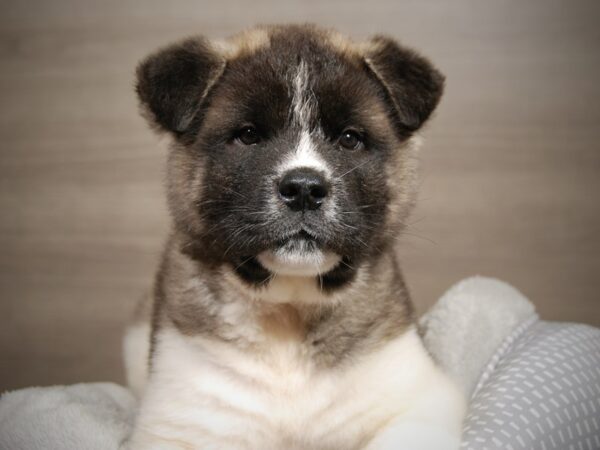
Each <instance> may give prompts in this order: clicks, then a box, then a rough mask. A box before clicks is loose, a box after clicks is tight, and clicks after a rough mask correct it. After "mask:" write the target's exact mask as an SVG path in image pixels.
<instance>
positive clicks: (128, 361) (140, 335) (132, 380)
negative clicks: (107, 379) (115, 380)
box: [123, 322, 150, 398]
mask: <svg viewBox="0 0 600 450" xmlns="http://www.w3.org/2000/svg"><path fill="white" fill-rule="evenodd" d="M149 351H150V323H149V322H136V323H133V324H131V325H130V326H129V327H127V330H126V331H125V336H124V338H123V356H124V360H125V374H126V376H127V385H128V386H129V387H130V388H131V390H132V391H133V393H134V394H135V396H136V397H138V398H139V397H140V396H141V395H142V392H143V390H144V386H145V385H146V381H147V378H148V353H149Z"/></svg>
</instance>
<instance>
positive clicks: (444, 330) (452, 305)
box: [0, 277, 536, 450]
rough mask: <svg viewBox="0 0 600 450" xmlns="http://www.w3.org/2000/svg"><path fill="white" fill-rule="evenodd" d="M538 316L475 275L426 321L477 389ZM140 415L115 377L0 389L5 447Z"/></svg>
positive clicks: (75, 438)
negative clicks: (503, 347)
mask: <svg viewBox="0 0 600 450" xmlns="http://www.w3.org/2000/svg"><path fill="white" fill-rule="evenodd" d="M535 317H536V316H535V312H534V308H533V306H532V304H531V303H530V302H529V301H528V300H527V299H526V298H525V297H523V295H522V294H521V293H519V292H518V291H517V290H515V289H514V288H513V287H511V286H509V285H508V284H506V283H503V282H501V281H498V280H494V279H490V278H482V277H474V278H469V279H466V280H463V281H461V282H460V283H458V284H456V285H455V286H453V287H452V288H451V289H449V290H448V292H446V294H444V296H443V297H442V298H441V299H440V300H439V301H438V302H437V304H436V305H434V307H433V308H432V309H431V310H430V311H429V312H428V313H427V314H426V315H425V316H424V317H423V318H422V319H421V322H420V325H421V327H422V329H423V337H424V341H425V344H426V345H427V347H428V349H429V351H430V352H431V354H432V355H433V357H434V358H435V359H436V360H437V361H438V363H439V364H440V365H441V366H442V367H444V369H445V370H446V371H447V372H448V373H449V374H450V375H451V376H452V377H453V378H454V379H455V380H456V381H457V382H458V383H459V384H460V385H461V386H462V387H463V388H464V391H465V393H466V394H467V395H471V394H472V393H473V391H474V390H475V388H476V386H477V383H478V380H479V379H480V377H481V375H482V373H484V371H485V366H486V364H487V363H488V361H490V360H491V359H492V355H493V354H494V352H495V351H496V350H497V349H498V347H499V346H500V344H501V343H502V342H505V341H506V339H509V338H510V335H511V333H516V332H518V330H519V327H522V326H524V324H526V323H527V322H528V321H531V320H535ZM134 416H135V400H134V398H133V396H132V394H131V393H130V392H129V391H128V390H127V389H125V388H123V387H121V386H118V385H116V384H113V383H90V384H77V385H73V386H52V387H44V388H39V387H34V388H28V389H22V390H18V391H13V392H8V393H5V394H3V395H2V397H0V449H3V450H109V449H118V448H119V447H120V446H121V444H122V443H123V442H124V440H125V439H126V438H127V435H128V433H129V430H130V429H131V426H132V422H133V418H134Z"/></svg>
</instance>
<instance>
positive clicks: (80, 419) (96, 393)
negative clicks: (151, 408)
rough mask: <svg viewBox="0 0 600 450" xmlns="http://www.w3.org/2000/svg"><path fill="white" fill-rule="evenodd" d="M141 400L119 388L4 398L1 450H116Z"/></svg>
mask: <svg viewBox="0 0 600 450" xmlns="http://www.w3.org/2000/svg"><path fill="white" fill-rule="evenodd" d="M135 405H136V403H135V400H134V398H133V396H132V395H131V393H130V392H129V391H128V390H127V389H125V388H124V387H121V386H117V385H116V384H113V383H85V384H75V385H73V386H52V387H44V388H41V387H35V388H27V389H21V390H19V391H14V392H8V393H6V394H3V395H2V397H0V449H1V450H116V449H118V448H119V447H120V445H121V443H122V442H123V441H124V440H125V439H126V438H127V436H128V435H129V432H130V429H131V426H132V423H133V417H134V415H135Z"/></svg>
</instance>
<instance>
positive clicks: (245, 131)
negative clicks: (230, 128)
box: [235, 126, 260, 145]
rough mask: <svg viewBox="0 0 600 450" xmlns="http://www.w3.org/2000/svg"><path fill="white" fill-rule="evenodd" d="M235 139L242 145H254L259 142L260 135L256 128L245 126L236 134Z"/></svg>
mask: <svg viewBox="0 0 600 450" xmlns="http://www.w3.org/2000/svg"><path fill="white" fill-rule="evenodd" d="M235 139H236V140H237V141H239V142H241V143H242V144H244V145H254V144H258V143H259V142H260V135H259V134H258V131H256V128H254V127H251V126H247V127H244V128H242V129H240V130H239V131H238V132H237V135H236V138H235Z"/></svg>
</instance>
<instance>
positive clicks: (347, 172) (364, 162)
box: [335, 159, 371, 180]
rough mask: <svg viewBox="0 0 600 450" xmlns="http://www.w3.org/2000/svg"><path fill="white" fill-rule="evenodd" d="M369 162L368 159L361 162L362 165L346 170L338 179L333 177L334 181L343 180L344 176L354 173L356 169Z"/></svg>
mask: <svg viewBox="0 0 600 450" xmlns="http://www.w3.org/2000/svg"><path fill="white" fill-rule="evenodd" d="M370 162H371V160H370V159H367V160H366V161H363V162H362V163H360V164H358V165H357V166H354V167H353V168H352V169H350V170H348V171H346V172H344V173H343V174H341V175H340V176H339V177H335V179H336V180H341V179H342V178H344V177H345V176H346V175H348V174H349V173H351V172H354V171H355V170H356V169H358V168H360V167H362V166H364V165H365V164H367V163H370Z"/></svg>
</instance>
